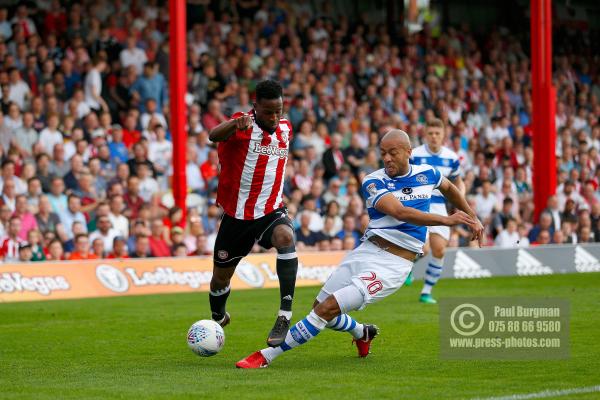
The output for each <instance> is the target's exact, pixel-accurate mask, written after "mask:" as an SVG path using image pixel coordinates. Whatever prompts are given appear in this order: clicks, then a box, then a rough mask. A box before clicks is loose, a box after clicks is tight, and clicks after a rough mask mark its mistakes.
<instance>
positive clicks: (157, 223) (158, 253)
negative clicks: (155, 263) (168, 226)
mask: <svg viewBox="0 0 600 400" xmlns="http://www.w3.org/2000/svg"><path fill="white" fill-rule="evenodd" d="M149 245H150V253H151V254H152V256H153V257H169V256H170V255H171V249H170V248H169V244H168V243H167V241H166V240H165V226H164V224H163V221H162V220H161V219H155V220H154V221H152V225H151V236H150V238H149Z"/></svg>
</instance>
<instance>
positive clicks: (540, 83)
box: [531, 0, 556, 221]
mask: <svg viewBox="0 0 600 400" xmlns="http://www.w3.org/2000/svg"><path fill="white" fill-rule="evenodd" d="M531 83H532V85H531V86H532V88H531V100H532V103H533V115H532V128H533V129H532V130H533V138H532V139H533V200H534V204H535V214H534V217H535V221H537V220H538V218H539V216H540V213H541V212H542V210H543V209H544V208H546V204H547V200H548V197H549V196H551V195H553V194H555V193H556V152H555V148H556V122H555V119H554V116H555V114H556V103H555V102H556V90H555V88H554V86H553V85H552V1H551V0H531Z"/></svg>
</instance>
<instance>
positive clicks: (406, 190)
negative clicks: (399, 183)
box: [402, 187, 413, 194]
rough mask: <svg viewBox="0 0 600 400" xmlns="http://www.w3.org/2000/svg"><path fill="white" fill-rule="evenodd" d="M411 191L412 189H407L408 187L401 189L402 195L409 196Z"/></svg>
mask: <svg viewBox="0 0 600 400" xmlns="http://www.w3.org/2000/svg"><path fill="white" fill-rule="evenodd" d="M412 191H413V190H412V188H409V187H405V188H402V193H403V194H411V193H412Z"/></svg>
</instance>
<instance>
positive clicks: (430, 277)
mask: <svg viewBox="0 0 600 400" xmlns="http://www.w3.org/2000/svg"><path fill="white" fill-rule="evenodd" d="M443 266H444V259H443V258H436V257H431V261H429V264H428V265H427V271H426V272H425V285H423V290H422V291H421V294H431V290H432V289H433V287H434V286H435V284H436V283H437V281H438V280H439V279H440V276H442V268H443Z"/></svg>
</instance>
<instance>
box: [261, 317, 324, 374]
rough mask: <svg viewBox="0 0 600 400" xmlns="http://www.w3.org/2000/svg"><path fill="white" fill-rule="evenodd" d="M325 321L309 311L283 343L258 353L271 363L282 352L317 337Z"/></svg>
mask: <svg viewBox="0 0 600 400" xmlns="http://www.w3.org/2000/svg"><path fill="white" fill-rule="evenodd" d="M326 325H327V321H325V320H324V319H323V318H321V317H319V316H318V315H317V314H316V313H315V312H314V311H311V312H310V313H309V314H308V315H307V316H306V318H304V319H303V320H302V321H299V322H297V323H296V325H294V326H292V327H291V328H290V330H289V331H288V333H287V335H286V337H285V341H284V342H283V343H282V344H281V346H278V347H267V348H266V349H262V350H261V351H260V352H261V353H262V355H263V357H265V359H266V360H267V361H268V362H269V363H271V361H273V360H274V359H275V358H276V357H277V356H279V355H281V354H282V353H283V352H285V351H288V350H291V349H293V348H294V347H297V346H300V345H301V344H304V343H306V342H308V341H309V340H311V339H312V338H314V337H315V336H317V335H318V334H319V333H320V332H321V331H322V330H323V329H325V326H326Z"/></svg>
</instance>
